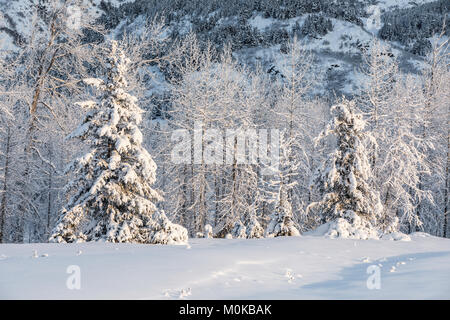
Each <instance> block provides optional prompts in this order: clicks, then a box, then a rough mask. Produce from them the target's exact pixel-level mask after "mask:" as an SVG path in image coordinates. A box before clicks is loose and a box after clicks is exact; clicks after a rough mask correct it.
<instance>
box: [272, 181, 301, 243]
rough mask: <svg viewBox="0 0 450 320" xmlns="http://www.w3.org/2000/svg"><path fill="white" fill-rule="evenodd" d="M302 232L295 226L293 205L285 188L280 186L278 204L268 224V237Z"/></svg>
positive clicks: (297, 234)
mask: <svg viewBox="0 0 450 320" xmlns="http://www.w3.org/2000/svg"><path fill="white" fill-rule="evenodd" d="M299 235H300V232H299V231H298V229H297V227H296V226H295V222H294V220H293V214H292V206H291V204H290V203H289V201H288V196H287V192H286V190H285V188H283V186H281V187H280V190H279V195H278V201H277V206H276V207H275V211H274V212H273V213H272V215H271V220H270V222H269V225H268V226H267V230H266V236H267V237H269V238H270V237H280V236H299Z"/></svg>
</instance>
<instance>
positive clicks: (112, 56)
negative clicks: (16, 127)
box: [50, 41, 187, 244]
mask: <svg viewBox="0 0 450 320" xmlns="http://www.w3.org/2000/svg"><path fill="white" fill-rule="evenodd" d="M108 54H109V55H108V57H107V64H106V67H107V79H106V82H104V81H102V80H100V79H87V80H85V82H86V83H87V84H92V85H94V86H96V87H97V88H98V89H100V90H101V91H102V92H103V96H102V99H101V101H100V102H99V103H97V102H94V101H87V102H83V103H80V105H81V106H83V107H86V108H88V109H89V112H88V113H87V114H86V116H85V118H84V120H83V122H82V124H81V125H80V126H79V127H78V129H77V130H75V131H74V132H73V133H72V134H71V135H70V137H73V138H79V139H81V140H82V141H87V142H89V145H90V150H89V151H88V152H87V153H86V154H85V155H84V156H82V157H80V158H78V159H77V160H76V161H74V163H73V164H72V166H71V168H70V169H72V170H74V172H75V179H74V180H73V181H72V182H71V183H70V184H69V185H68V191H74V195H73V197H72V198H71V199H70V200H69V203H68V205H67V209H63V210H62V213H61V217H60V219H59V221H58V223H57V225H56V227H55V229H54V231H53V235H52V236H51V238H50V241H53V242H75V241H96V240H103V241H107V242H137V243H163V244H167V243H168V244H171V243H178V242H185V241H187V231H186V229H185V228H183V227H181V226H179V225H176V224H173V223H171V222H170V221H169V220H168V218H167V217H166V215H165V214H164V212H163V211H159V210H158V209H157V207H156V205H155V202H157V201H160V200H162V198H161V196H160V195H159V194H158V192H157V191H156V190H154V189H153V188H152V187H151V185H152V184H153V183H154V182H155V178H156V164H155V163H154V161H153V159H152V157H151V156H150V154H149V153H148V152H147V150H145V149H144V148H143V147H142V145H141V144H142V134H141V132H140V130H139V128H138V125H139V123H140V122H141V116H142V113H143V111H142V110H141V109H140V108H139V107H138V105H137V99H136V98H135V97H134V96H132V95H130V94H128V93H127V86H128V85H127V80H126V75H127V72H128V66H129V63H130V60H129V59H127V58H126V57H125V55H124V53H123V51H122V50H121V49H120V48H119V46H118V43H117V42H116V41H111V42H110V43H109V44H108Z"/></svg>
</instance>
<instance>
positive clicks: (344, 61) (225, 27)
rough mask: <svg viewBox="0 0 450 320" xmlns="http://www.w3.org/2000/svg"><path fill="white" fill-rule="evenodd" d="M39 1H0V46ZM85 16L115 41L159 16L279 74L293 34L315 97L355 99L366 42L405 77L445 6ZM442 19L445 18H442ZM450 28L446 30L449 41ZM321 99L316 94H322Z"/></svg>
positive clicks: (256, 5)
mask: <svg viewBox="0 0 450 320" xmlns="http://www.w3.org/2000/svg"><path fill="white" fill-rule="evenodd" d="M40 2H41V3H45V1H39V0H28V1H26V0H0V12H1V14H0V16H1V18H0V47H1V48H3V49H14V48H16V46H17V45H18V44H19V43H20V41H22V40H23V39H26V38H27V37H28V36H29V34H30V32H31V25H32V24H31V23H30V22H31V21H32V17H33V14H34V12H35V8H36V5H37V4H38V3H40ZM83 3H84V4H85V5H86V6H87V7H89V8H90V9H89V10H88V12H89V16H90V17H92V18H94V19H97V21H98V22H100V23H102V24H105V26H106V28H107V29H109V31H110V33H111V34H113V35H120V32H121V31H123V30H127V29H136V28H142V27H145V25H144V23H143V22H144V21H145V19H146V18H148V17H150V18H151V17H154V16H155V15H159V16H164V17H165V21H166V23H167V27H168V32H169V33H170V34H171V35H172V36H173V37H178V36H183V35H185V34H186V33H188V32H189V31H194V32H195V33H196V34H198V35H199V37H200V38H201V39H202V40H205V41H206V40H211V41H212V42H213V43H215V44H216V45H218V46H220V45H223V44H224V43H226V42H230V41H231V42H232V43H233V49H234V51H235V55H236V56H237V57H238V58H239V59H240V60H242V61H244V62H245V63H248V64H255V63H258V64H260V65H262V66H263V67H264V68H266V69H267V70H266V71H268V72H275V73H277V69H276V64H277V62H279V61H280V59H282V56H283V54H282V48H283V44H284V43H285V42H286V41H287V39H288V38H290V37H292V36H293V35H298V36H299V37H300V38H301V40H302V41H303V42H305V44H306V46H307V47H308V48H309V49H311V50H312V51H313V52H314V53H315V54H316V57H317V60H316V65H317V67H318V68H317V69H318V70H317V71H318V73H320V74H322V76H323V77H322V80H321V84H322V85H321V86H319V87H320V88H319V90H321V91H324V92H329V93H331V92H332V91H335V92H336V94H337V95H340V94H350V95H351V94H354V93H357V92H358V89H359V88H360V87H361V83H364V78H363V76H362V74H361V72H360V71H359V67H360V65H361V52H362V51H363V50H364V48H366V47H367V46H368V44H369V42H370V40H371V39H372V37H380V38H382V39H383V41H384V42H385V43H386V44H389V45H390V46H391V47H392V50H391V52H390V53H392V54H393V55H394V56H395V57H396V58H397V59H398V60H399V62H400V67H401V69H402V70H403V71H405V72H417V71H418V69H417V66H420V61H421V59H422V56H423V54H424V53H425V52H426V50H427V48H429V46H430V40H432V35H433V34H436V33H437V32H438V30H439V28H440V26H441V24H442V23H441V22H442V21H443V20H444V18H445V17H447V18H448V16H449V14H450V5H449V4H448V2H446V1H443V0H417V1H410V0H401V1H397V0H379V1H377V0H364V1H362V0H348V1H333V0H311V1H306V0H299V1H291V0H285V1H283V5H276V2H272V1H267V2H265V1H255V0H235V1H232V2H231V3H228V4H226V3H224V2H221V1H203V0H195V1H186V2H185V3H184V4H183V2H180V1H174V0H163V1H154V0H103V1H102V0H83ZM447 20H448V19H447ZM449 32H450V28H449V27H448V26H447V36H448V34H449ZM321 93H322V92H321Z"/></svg>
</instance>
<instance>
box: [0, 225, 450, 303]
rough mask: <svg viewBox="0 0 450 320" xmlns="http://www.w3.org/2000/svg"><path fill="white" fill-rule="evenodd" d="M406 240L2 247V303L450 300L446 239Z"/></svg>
mask: <svg viewBox="0 0 450 320" xmlns="http://www.w3.org/2000/svg"><path fill="white" fill-rule="evenodd" d="M410 237H411V241H393V240H350V239H327V238H324V237H319V236H312V235H308V236H302V237H278V238H271V239H252V240H247V239H233V240H230V239H191V240H190V244H189V245H178V246H164V245H135V244H112V243H109V244H108V243H79V244H2V245H0V298H1V299H271V300H272V299H450V240H448V239H442V238H436V237H432V236H429V235H426V234H423V233H416V234H412V235H411V236H410ZM72 265H75V266H78V267H79V268H80V269H79V270H80V284H81V287H80V289H79V290H76V289H72V290H69V289H68V288H67V286H66V281H67V280H68V278H69V277H71V274H70V273H67V269H68V267H69V266H72ZM372 265H377V266H378V267H379V268H380V269H379V270H380V280H381V287H380V289H372V290H370V289H368V287H367V284H366V283H367V279H368V278H369V277H370V276H371V274H368V273H367V268H368V267H369V266H372ZM70 270H73V267H72V269H69V271H70Z"/></svg>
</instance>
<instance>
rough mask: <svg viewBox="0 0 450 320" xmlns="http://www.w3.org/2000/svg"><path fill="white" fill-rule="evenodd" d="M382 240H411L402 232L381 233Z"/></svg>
mask: <svg viewBox="0 0 450 320" xmlns="http://www.w3.org/2000/svg"><path fill="white" fill-rule="evenodd" d="M381 239H383V240H393V241H411V237H410V236H408V235H407V234H404V233H402V232H391V233H387V234H385V235H383V236H382V237H381Z"/></svg>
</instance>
